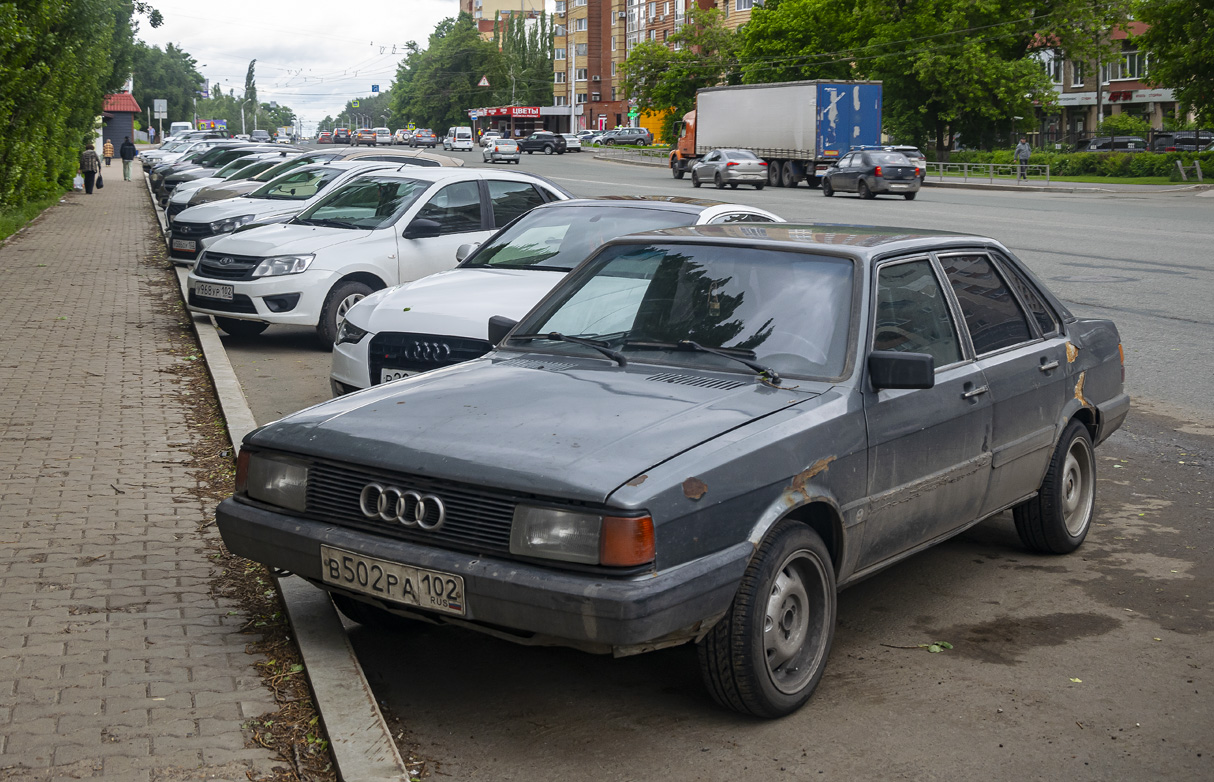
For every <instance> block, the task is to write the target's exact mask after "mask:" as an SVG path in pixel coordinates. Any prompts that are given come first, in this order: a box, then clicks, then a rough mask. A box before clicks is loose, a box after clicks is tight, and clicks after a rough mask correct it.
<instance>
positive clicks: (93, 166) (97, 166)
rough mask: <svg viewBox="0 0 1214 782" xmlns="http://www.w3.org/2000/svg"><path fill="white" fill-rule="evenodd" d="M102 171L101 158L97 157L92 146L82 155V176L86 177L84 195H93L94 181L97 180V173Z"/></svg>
mask: <svg viewBox="0 0 1214 782" xmlns="http://www.w3.org/2000/svg"><path fill="white" fill-rule="evenodd" d="M100 170H101V158H99V157H97V152H96V151H95V150H94V149H93V147H92V146H91V145H90V146H88V147H86V148H85V150H84V151H83V152H81V153H80V174H81V175H83V176H84V194H85V195H92V193H93V180H94V179H96V178H97V172H98V171H100Z"/></svg>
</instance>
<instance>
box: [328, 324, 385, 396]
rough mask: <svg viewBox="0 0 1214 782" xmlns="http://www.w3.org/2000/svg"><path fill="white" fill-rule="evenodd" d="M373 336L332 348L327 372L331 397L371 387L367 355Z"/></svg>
mask: <svg viewBox="0 0 1214 782" xmlns="http://www.w3.org/2000/svg"><path fill="white" fill-rule="evenodd" d="M373 336H374V335H373V334H367V335H366V336H365V337H363V338H362V339H360V340H359V341H358V342H343V343H342V344H340V345H334V346H333V363H332V368H331V369H330V371H329V387H330V388H332V390H333V396H341V395H342V394H346V393H349V392H350V391H357V390H358V389H361V388H366V387H368V386H369V385H371V361H370V358H369V357H368V355H367V351H368V350H369V349H370V345H371V338H372V337H373Z"/></svg>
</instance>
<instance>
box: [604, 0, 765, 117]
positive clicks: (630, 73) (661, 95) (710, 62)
mask: <svg viewBox="0 0 1214 782" xmlns="http://www.w3.org/2000/svg"><path fill="white" fill-rule="evenodd" d="M756 10H757V9H756ZM736 48H737V39H736V37H735V35H734V33H733V31H731V30H729V29H728V28H727V27H725V24H724V18H723V17H722V16H721V12H720V11H718V10H717V9H715V8H709V9H706V10H705V9H698V8H697V9H692V10H689V11H688V12H687V21H686V23H685V24H684V25H683V26H682V27H681V28H679V29H678V30H677V31H675V33H674V35H671V36H670V37H669V38H668V39H667V40H666V42H665V43H659V42H657V41H645V42H644V43H640V44H638V45H637V46H635V47H633V49H632V52H631V53H630V54H629V55H628V59H627V60H626V61H625V62H624V63H623V66H622V67H621V71H622V76H623V85H624V92H625V93H626V94H627V95H628V96H629V97H630V98H633V99H635V100H636V102H637V108H639V109H640V110H641V111H643V112H653V113H662V112H666V111H670V110H672V109H673V111H671V113H670V115H669V116H668V122H667V124H666V126H665V128H664V136H665V139H666V140H667V141H671V140H672V139H673V138H674V133H673V123H674V122H675V121H676V120H678V119H680V118H682V116H683V115H684V114H686V113H687V112H689V111H691V110H692V109H693V108H695V101H696V91H697V90H699V89H701V88H703V87H712V86H714V85H717V84H721V83H722V82H726V81H732V80H736V78H737V74H736V64H737V62H736V57H735V52H736Z"/></svg>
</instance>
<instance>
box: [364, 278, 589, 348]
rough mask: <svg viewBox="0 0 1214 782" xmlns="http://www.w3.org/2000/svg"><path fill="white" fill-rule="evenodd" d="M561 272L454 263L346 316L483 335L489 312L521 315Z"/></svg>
mask: <svg viewBox="0 0 1214 782" xmlns="http://www.w3.org/2000/svg"><path fill="white" fill-rule="evenodd" d="M564 278H565V272H560V271H530V270H525V269H452V270H450V271H445V272H439V273H438V274H432V275H430V276H429V277H423V278H422V279H420V280H417V281H416V282H411V283H408V284H407V285H399V286H397V287H395V288H392V289H391V290H389V291H388V292H387V293H385V294H384V295H383V296H382V298H379V299H378V302H377V303H376V304H375V305H374V306H372V307H369V309H370V312H366V313H359V312H356V311H355V310H351V311H350V313H349V314H348V315H347V317H349V318H350V319H351V322H352V323H354V325H356V326H358V327H359V328H363V329H366V330H367V331H370V332H372V333H374V334H378V333H380V332H383V331H406V332H414V333H421V334H445V335H447V336H452V337H471V338H473V339H485V338H486V337H488V332H489V318H490V317H492V316H493V315H505V316H506V317H508V318H512V319H514V320H519V319H520V318H522V316H523V315H526V314H527V313H528V312H530V311H531V308H532V307H534V306H535V303H536V302H537V301H539V300H540V299H542V298H543V297H544V295H545V294H547V293H548V291H550V290H552V289H553V288H554V287H555V286H556V284H557V283H559V282H560V281H561V280H563V279H564ZM356 309H357V305H356Z"/></svg>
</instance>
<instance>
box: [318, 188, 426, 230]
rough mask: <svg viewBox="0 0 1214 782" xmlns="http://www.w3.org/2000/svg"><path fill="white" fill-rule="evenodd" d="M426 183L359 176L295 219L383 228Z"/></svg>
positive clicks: (410, 203) (356, 226)
mask: <svg viewBox="0 0 1214 782" xmlns="http://www.w3.org/2000/svg"><path fill="white" fill-rule="evenodd" d="M430 184H431V183H429V182H421V181H419V180H416V179H404V178H401V177H386V176H361V177H358V178H357V179H354V180H351V181H350V182H347V183H346V184H345V185H343V186H341V187H339V188H338V189H336V190H334V191H333V192H332V193H330V194H329V195H327V196H325V197H324V198H323V199H321V200H320V201H319V202H318V203H317V204H315V205H314V206H312V207H310V208H308V209H306V210H304V211H303V212H302V213H301V214H300V215H299V217H297V218H295V222H297V223H302V224H304V225H323V226H330V227H334V228H355V229H363V230H372V229H375V228H383V227H384V226H386V225H390V224H391V223H393V222H394V221H395V220H396V219H397V218H398V217H400V215H401V214H402V213H403V212H404V211H405V210H406V209H408V208H409V206H410V205H412V204H413V202H414V201H416V200H417V197H418V196H420V195H421V194H422V193H424V192H425V191H426V189H427V188H428V187H430Z"/></svg>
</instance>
